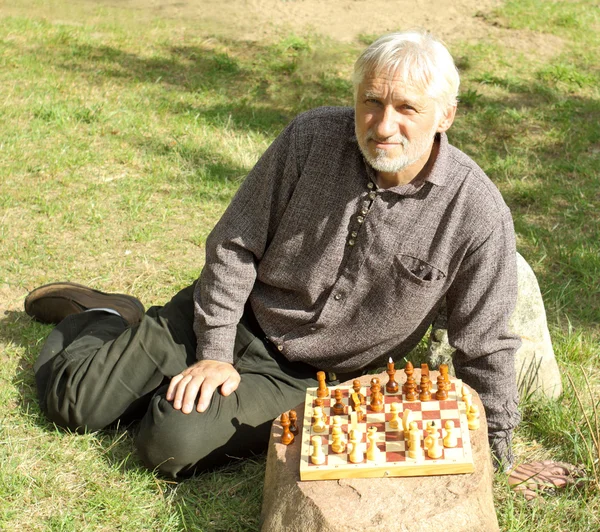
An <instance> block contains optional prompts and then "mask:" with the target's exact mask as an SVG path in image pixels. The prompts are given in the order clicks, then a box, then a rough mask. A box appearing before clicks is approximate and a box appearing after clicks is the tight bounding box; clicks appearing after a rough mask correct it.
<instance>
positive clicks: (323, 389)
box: [317, 371, 329, 398]
mask: <svg viewBox="0 0 600 532" xmlns="http://www.w3.org/2000/svg"><path fill="white" fill-rule="evenodd" d="M325 378H326V377H325V372H324V371H317V380H318V381H319V387H318V388H317V397H320V398H323V397H327V396H328V395H329V388H327V384H325Z"/></svg>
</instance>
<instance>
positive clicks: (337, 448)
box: [331, 416, 346, 454]
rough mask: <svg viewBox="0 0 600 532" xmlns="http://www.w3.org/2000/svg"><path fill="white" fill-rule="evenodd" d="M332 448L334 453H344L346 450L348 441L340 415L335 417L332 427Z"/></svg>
mask: <svg viewBox="0 0 600 532" xmlns="http://www.w3.org/2000/svg"><path fill="white" fill-rule="evenodd" d="M331 438H332V442H331V450H332V451H333V452H334V453H337V454H339V453H343V452H344V451H345V450H346V441H345V440H344V433H343V430H342V419H341V418H340V416H334V417H333V426H332V427H331Z"/></svg>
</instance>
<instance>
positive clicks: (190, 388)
mask: <svg viewBox="0 0 600 532" xmlns="http://www.w3.org/2000/svg"><path fill="white" fill-rule="evenodd" d="M203 382H206V381H205V380H204V377H194V378H192V380H191V381H190V382H188V384H187V386H186V387H185V395H184V396H183V403H182V405H181V411H182V412H183V413H184V414H189V413H190V412H191V411H192V410H193V409H194V403H195V402H196V397H198V391H199V390H200V387H201V386H202V383H203Z"/></svg>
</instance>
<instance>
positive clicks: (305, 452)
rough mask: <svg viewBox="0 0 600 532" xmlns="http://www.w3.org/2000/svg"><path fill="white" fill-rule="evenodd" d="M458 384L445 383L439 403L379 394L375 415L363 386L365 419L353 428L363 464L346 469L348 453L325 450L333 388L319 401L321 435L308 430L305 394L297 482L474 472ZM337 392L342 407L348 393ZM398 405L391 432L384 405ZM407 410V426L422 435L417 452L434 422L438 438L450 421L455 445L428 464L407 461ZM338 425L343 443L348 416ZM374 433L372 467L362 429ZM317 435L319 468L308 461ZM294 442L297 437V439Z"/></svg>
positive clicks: (309, 399) (309, 406)
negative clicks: (407, 416)
mask: <svg viewBox="0 0 600 532" xmlns="http://www.w3.org/2000/svg"><path fill="white" fill-rule="evenodd" d="M461 387H462V383H461V381H460V380H458V379H451V389H450V391H449V392H448V399H447V400H444V401H437V400H433V401H423V402H421V401H419V400H417V401H407V400H406V397H405V396H404V395H403V394H402V390H401V389H400V391H399V392H398V393H397V394H388V393H387V392H385V393H384V411H383V412H380V413H375V412H373V411H372V410H371V408H370V406H369V399H370V388H369V387H368V386H363V387H362V389H361V393H362V394H363V395H365V396H366V406H364V407H363V409H364V410H365V411H366V415H365V418H364V419H363V420H362V422H358V423H357V428H358V430H359V431H360V432H361V433H362V440H361V443H360V445H362V446H363V447H362V450H363V451H364V460H363V462H361V463H356V464H354V463H352V462H350V460H349V459H348V452H347V451H344V452H342V453H340V454H337V453H334V452H333V451H332V449H331V443H332V436H331V427H332V424H333V415H334V414H333V411H332V406H333V404H334V402H335V400H334V398H333V394H334V388H330V389H329V396H328V397H325V398H323V412H324V413H325V415H326V416H327V418H328V419H327V428H326V430H325V431H324V432H321V433H316V432H314V431H313V430H312V418H313V410H314V406H315V399H316V398H317V388H308V390H307V393H306V401H305V410H304V420H303V424H302V433H301V437H302V450H301V456H300V479H301V480H325V479H339V478H370V477H404V476H427V475H452V474H460V473H472V472H473V471H474V464H473V453H472V448H471V440H470V437H469V428H468V424H467V415H466V404H465V403H464V402H463V401H462V400H461V398H460V390H461ZM337 388H339V389H340V390H342V397H343V403H344V404H345V405H348V400H349V396H350V395H351V394H352V392H353V390H352V388H351V387H347V386H338V387H337ZM394 402H397V403H399V409H398V414H399V416H398V417H399V422H400V424H399V428H398V429H392V428H391V427H390V424H389V421H390V419H391V417H392V414H391V413H390V405H391V404H392V403H394ZM406 409H410V410H411V411H412V413H411V420H412V421H416V422H417V425H418V427H419V429H420V430H421V431H422V438H421V447H422V448H423V441H424V440H425V437H426V436H427V432H426V430H425V426H426V424H427V422H428V421H431V420H435V421H436V425H437V428H438V430H439V434H441V437H442V438H443V437H444V436H445V435H446V431H445V429H444V428H443V427H444V424H445V422H446V421H447V420H452V421H454V425H455V429H454V433H455V434H456V435H457V439H458V444H457V446H456V447H453V448H445V447H444V449H443V454H442V456H441V457H440V458H437V459H433V458H429V457H428V456H427V451H426V450H424V457H422V458H420V459H413V458H410V457H409V456H408V450H407V447H408V445H407V444H408V442H407V441H406V439H405V434H404V429H403V426H402V417H403V414H404V411H405V410H406ZM340 417H341V419H342V430H343V433H344V439H345V441H346V442H347V441H348V433H349V431H350V430H351V428H352V427H351V426H350V424H351V420H350V416H349V415H348V414H344V415H341V416H340ZM372 426H374V427H376V428H377V433H376V444H377V447H378V448H379V449H380V451H381V453H380V459H379V460H378V461H377V462H372V461H370V460H367V457H366V454H367V453H366V451H367V445H368V443H367V429H368V428H369V427H372ZM315 435H318V436H320V437H321V439H322V448H323V452H324V454H325V462H324V463H323V464H321V465H315V464H313V463H312V462H311V460H310V454H311V451H312V445H311V438H312V437H313V436H315ZM299 436H300V435H299Z"/></svg>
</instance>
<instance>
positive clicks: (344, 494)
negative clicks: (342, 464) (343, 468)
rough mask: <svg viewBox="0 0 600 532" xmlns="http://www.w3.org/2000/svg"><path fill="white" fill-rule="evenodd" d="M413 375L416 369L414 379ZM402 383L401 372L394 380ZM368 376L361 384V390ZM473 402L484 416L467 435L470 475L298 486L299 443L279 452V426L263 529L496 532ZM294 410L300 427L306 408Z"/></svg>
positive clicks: (489, 472)
mask: <svg viewBox="0 0 600 532" xmlns="http://www.w3.org/2000/svg"><path fill="white" fill-rule="evenodd" d="M417 374H418V369H415V376H416V377H417V378H418V377H419V375H417ZM401 376H403V374H402V372H400V371H399V372H398V373H397V374H396V378H397V380H398V381H401V378H399V377H401ZM431 376H432V377H433V380H434V382H435V378H436V377H437V372H434V371H432V372H431ZM371 377H373V375H366V376H364V377H362V378H361V381H362V383H363V385H367V384H368V383H369V381H370V379H371ZM380 380H381V382H382V383H385V382H387V375H386V374H385V373H382V374H381V375H380ZM347 384H351V383H347ZM473 401H474V403H475V404H477V405H478V406H479V408H480V412H481V414H482V417H481V428H480V429H479V430H477V431H471V433H470V436H471V442H472V446H473V455H474V462H475V472H474V473H472V474H464V475H447V476H429V477H400V478H375V479H340V480H318V481H300V470H299V467H300V465H299V464H300V447H301V445H300V438H299V437H297V438H296V441H295V442H294V443H292V444H291V445H289V446H285V445H283V444H282V443H281V441H280V440H281V434H282V428H281V425H280V424H279V421H278V420H276V421H275V422H274V423H273V427H272V431H271V440H270V442H269V452H268V456H267V469H266V476H265V487H264V499H263V507H262V513H261V524H262V526H261V530H262V531H263V532H284V531H285V532H295V531H298V532H300V531H302V532H306V531H310V532H339V531H340V530H347V531H360V532H369V531H378V530H381V531H386V532H388V531H390V530H395V531H408V530H443V531H444V532H451V531H455V530H456V531H459V530H460V531H463V532H464V531H473V532H482V531H485V532H494V531H496V530H498V522H497V519H496V513H495V510H494V503H493V495H492V476H493V467H492V462H491V458H490V452H489V446H488V442H487V428H486V427H487V426H486V422H485V413H484V409H483V406H482V405H481V402H480V400H479V397H477V396H476V395H475V394H474V396H473ZM296 411H297V412H298V421H299V424H300V425H299V426H302V417H303V412H304V405H298V407H297V408H296Z"/></svg>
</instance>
